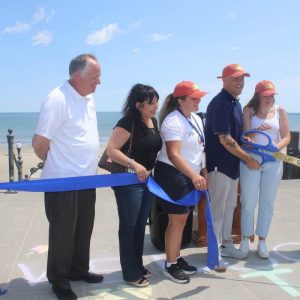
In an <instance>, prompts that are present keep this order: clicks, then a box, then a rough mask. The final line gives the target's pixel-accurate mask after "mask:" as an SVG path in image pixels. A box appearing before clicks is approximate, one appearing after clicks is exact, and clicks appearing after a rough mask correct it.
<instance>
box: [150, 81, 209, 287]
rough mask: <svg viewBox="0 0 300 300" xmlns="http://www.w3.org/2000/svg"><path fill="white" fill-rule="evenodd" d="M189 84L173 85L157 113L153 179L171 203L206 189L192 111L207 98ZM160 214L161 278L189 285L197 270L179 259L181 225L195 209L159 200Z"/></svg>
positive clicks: (201, 142) (197, 121) (200, 130)
mask: <svg viewBox="0 0 300 300" xmlns="http://www.w3.org/2000/svg"><path fill="white" fill-rule="evenodd" d="M206 94H207V93H206V92H203V91H201V90H200V89H199V88H198V86H197V85H196V84H195V83H193V82H191V81H182V82H180V83H178V84H177V85H176V86H175V89H174V91H173V93H172V94H170V95H169V96H168V97H167V98H166V100H165V102H164V105H163V108H162V109H161V112H160V124H161V127H160V132H161V137H162V140H163V147H162V150H161V151H160V153H159V156H158V161H157V163H156V166H155V172H154V176H155V180H156V181H157V183H158V184H159V185H160V186H161V187H162V189H163V190H164V191H165V192H166V193H167V194H168V195H169V196H170V197H171V198H173V200H175V201H176V200H179V199H181V198H182V197H183V196H185V195H186V194H188V193H189V192H191V191H192V190H193V189H198V190H205V189H206V188H207V181H206V180H207V170H206V166H205V153H204V142H205V140H204V133H203V125H202V121H201V119H200V117H199V116H197V114H195V112H197V111H198V110H199V103H200V101H201V98H202V97H203V96H204V95H206ZM160 205H161V208H162V212H163V213H165V214H168V219H169V222H168V226H167V229H166V233H165V249H166V262H165V269H164V272H163V273H164V275H165V276H166V277H168V278H170V279H171V280H172V281H174V282H177V283H188V282H189V281H190V275H192V274H195V273H196V272H197V268H196V267H194V266H190V265H189V264H188V263H187V262H186V261H185V260H184V259H183V258H182V257H181V256H180V246H181V240H182V234H183V230H184V226H185V224H186V221H187V218H188V215H189V213H190V211H191V210H193V209H194V207H189V206H181V205H176V204H172V203H170V202H166V201H160Z"/></svg>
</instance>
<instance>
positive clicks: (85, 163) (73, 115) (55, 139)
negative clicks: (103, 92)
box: [32, 54, 103, 299]
mask: <svg viewBox="0 0 300 300" xmlns="http://www.w3.org/2000/svg"><path fill="white" fill-rule="evenodd" d="M69 74H70V79H69V80H68V81H66V82H65V83H64V84H63V85H61V86H59V87H57V88H56V89H54V90H53V91H52V92H51V93H50V94H49V95H48V97H47V98H46V100H45V101H44V102H43V104H42V107H41V111H40V117H39V121H38V125H37V128H36V131H35V135H34V137H33V140H32V146H33V148H34V151H35V153H36V154H37V156H38V157H39V158H41V159H42V160H43V161H44V162H45V164H44V168H43V170H42V175H41V177H42V178H62V177H74V176H83V175H95V174H96V171H97V163H98V150H99V134H98V130H97V117H96V109H95V104H94V100H93V96H92V93H94V92H95V90H96V87H97V85H98V84H100V75H101V68H100V64H99V62H98V60H97V58H96V57H95V56H94V55H92V54H81V55H78V56H77V57H75V58H74V59H72V61H71V63H70V66H69ZM95 201H96V190H95V189H90V190H81V191H68V192H50V193H49V192H47V193H45V210H46V216H47V218H48V221H49V251H48V263H47V278H48V280H49V282H50V283H51V284H52V291H53V292H54V293H55V294H56V296H57V297H58V299H77V296H76V294H75V293H74V292H73V291H72V289H71V285H70V280H83V281H86V282H89V283H99V282H101V281H102V280H103V276H102V275H100V274H94V273H91V272H89V252H90V239H91V234H92V230H93V225H94V217H95Z"/></svg>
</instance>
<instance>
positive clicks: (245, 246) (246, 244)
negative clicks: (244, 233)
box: [239, 237, 249, 257]
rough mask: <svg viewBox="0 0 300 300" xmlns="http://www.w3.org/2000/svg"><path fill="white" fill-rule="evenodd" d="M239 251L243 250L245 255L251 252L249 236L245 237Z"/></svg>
mask: <svg viewBox="0 0 300 300" xmlns="http://www.w3.org/2000/svg"><path fill="white" fill-rule="evenodd" d="M239 251H241V252H242V253H243V254H244V255H245V257H247V256H248V254H249V238H248V237H243V239H242V242H241V245H240V248H239Z"/></svg>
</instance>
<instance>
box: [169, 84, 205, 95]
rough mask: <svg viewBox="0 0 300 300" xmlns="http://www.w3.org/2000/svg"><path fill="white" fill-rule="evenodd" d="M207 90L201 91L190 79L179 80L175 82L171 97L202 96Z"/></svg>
mask: <svg viewBox="0 0 300 300" xmlns="http://www.w3.org/2000/svg"><path fill="white" fill-rule="evenodd" d="M206 94H207V92H204V91H201V90H200V89H199V87H198V86H197V84H196V83H194V82H192V81H181V82H179V83H177V84H176V86H175V88H174V91H173V97H174V98H176V97H181V96H190V97H192V98H202V97H203V96H205V95H206Z"/></svg>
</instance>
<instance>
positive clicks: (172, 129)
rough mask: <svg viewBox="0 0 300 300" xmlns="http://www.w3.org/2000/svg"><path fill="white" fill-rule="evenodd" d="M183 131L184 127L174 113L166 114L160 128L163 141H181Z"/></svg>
mask: <svg viewBox="0 0 300 300" xmlns="http://www.w3.org/2000/svg"><path fill="white" fill-rule="evenodd" d="M184 132H185V127H184V125H183V124H182V121H181V120H180V119H179V118H178V117H177V116H176V115H173V116H167V117H166V118H165V120H164V121H163V123H162V125H161V129H160V133H161V136H162V139H163V141H181V140H182V138H183V136H184Z"/></svg>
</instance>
